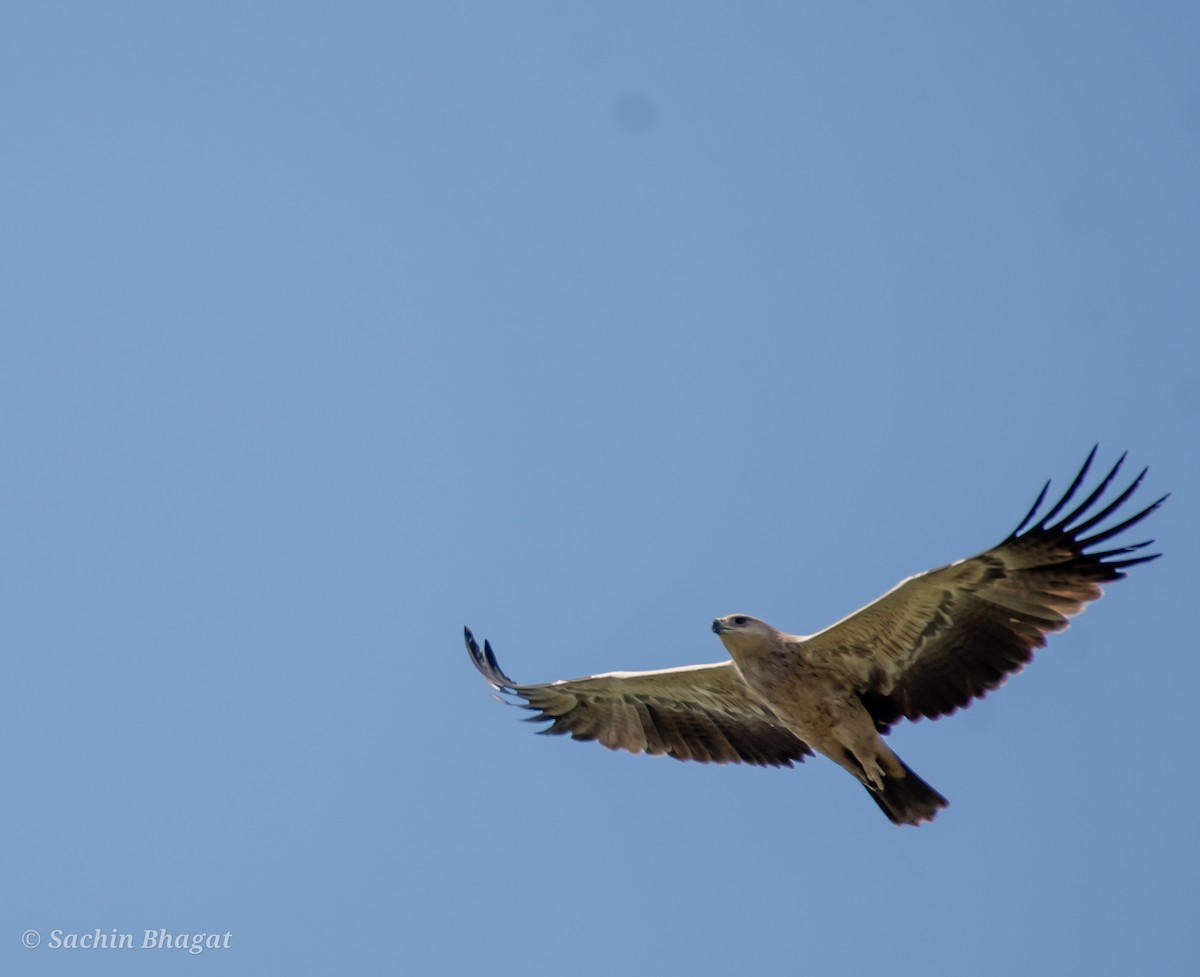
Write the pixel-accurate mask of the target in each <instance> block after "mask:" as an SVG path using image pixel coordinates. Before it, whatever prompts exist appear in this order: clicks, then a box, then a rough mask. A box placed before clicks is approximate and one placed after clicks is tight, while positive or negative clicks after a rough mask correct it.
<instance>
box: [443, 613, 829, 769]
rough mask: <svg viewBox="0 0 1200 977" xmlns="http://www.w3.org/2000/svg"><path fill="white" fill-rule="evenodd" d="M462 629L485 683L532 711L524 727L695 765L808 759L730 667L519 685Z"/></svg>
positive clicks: (727, 664)
mask: <svg viewBox="0 0 1200 977" xmlns="http://www.w3.org/2000/svg"><path fill="white" fill-rule="evenodd" d="M463 630H464V632H465V635H466V640H467V651H468V652H470V655H471V660H472V661H473V662H474V663H475V667H476V668H478V669H479V671H480V672H481V673H482V674H483V677H484V678H485V679H487V680H488V684H489V685H491V686H492V688H494V689H496V690H497V691H498V692H505V693H509V694H512V695H516V696H519V697H520V698H522V699H524V700H525V703H524V704H522V705H523V707H524V708H526V709H533V710H536V711H537V712H538V714H537V715H536V716H531V717H530V720H529V721H531V722H537V721H538V720H549V721H550V723H551V725H550V726H548V727H547V728H546V729H543V730H539V732H541V733H559V734H561V733H570V734H571V736H572V737H573V738H574V739H577V740H599V741H600V742H601V743H603V744H604V745H605V746H607V747H608V748H609V749H610V750H628V751H629V752H630V753H650V754H662V753H665V754H666V755H667V756H671V757H674V758H675V759H676V760H699V761H700V762H701V763H753V764H757V765H759V766H770V767H781V766H782V767H790V766H791V765H792V762H793V761H802V760H803V759H804V758H805V757H806V756H808V755H809V754H811V753H812V750H810V749H809V748H808V746H807V745H805V744H804V743H803V742H801V741H800V740H799V739H797V738H796V736H795V734H794V733H792V732H791V731H790V730H788V729H787V728H786V727H785V726H783V725H782V724H781V723H780V722H779V720H778V718H777V717H776V716H775V715H774V714H773V713H772V712H771V711H770V710H769V709H767V708H766V707H765V706H762V705H760V704H759V703H758V702H757V701H755V700H754V699H753V698H752V697H751V695H750V692H749V690H748V689H747V688H746V686H745V684H744V683H743V682H742V679H741V676H740V675H738V673H737V671H736V670H735V669H734V667H733V663H732V662H728V661H726V662H721V663H719V664H715V665H690V666H687V667H685V668H668V669H663V670H661V671H657V672H612V673H610V674H607V675H592V676H590V677H588V678H578V679H568V680H565V681H561V682H548V683H545V684H542V685H519V684H518V683H516V682H514V681H513V680H512V679H510V678H509V677H508V676H507V675H505V674H504V672H502V671H501V670H500V666H499V665H498V664H497V663H496V656H495V654H493V652H492V646H491V644H490V643H488V642H486V641H485V642H484V644H483V648H482V649H480V647H479V644H478V643H477V642H476V641H475V637H474V635H472V634H471V629H470V628H464V629H463Z"/></svg>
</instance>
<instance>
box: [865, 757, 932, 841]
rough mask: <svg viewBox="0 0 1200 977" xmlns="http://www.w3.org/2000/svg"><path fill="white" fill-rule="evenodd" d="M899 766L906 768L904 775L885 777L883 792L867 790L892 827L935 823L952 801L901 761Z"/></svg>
mask: <svg viewBox="0 0 1200 977" xmlns="http://www.w3.org/2000/svg"><path fill="white" fill-rule="evenodd" d="M897 759H899V757H897ZM900 766H902V767H903V768H904V774H905V776H903V777H887V776H885V777H884V781H883V790H872V789H871V788H870V787H868V788H867V792H868V793H869V794H870V795H871V799H872V800H873V801H874V802H875V803H876V804H878V805H879V809H880V810H881V811H883V813H884V814H886V815H887V816H888V820H889V821H891V822H892V824H914V825H916V824H920V823H921V822H922V821H932V820H933V819H934V818H935V817H937V812H938V811H940V810H941V809H942V808H943V807H949V806H950V802H949V801H947V800H946V798H944V797H943V796H942V795H941V794H939V793H938V792H937V791H936V790H934V789H933V788H932V787H930V786H929V785H928V784H927V783H925V781H923V780H922V779H921V778H920V777H918V776H917V775H916V774H915V773H913V772H912V770H910V769H909V766H908V764H907V763H905V762H904V761H903V760H900Z"/></svg>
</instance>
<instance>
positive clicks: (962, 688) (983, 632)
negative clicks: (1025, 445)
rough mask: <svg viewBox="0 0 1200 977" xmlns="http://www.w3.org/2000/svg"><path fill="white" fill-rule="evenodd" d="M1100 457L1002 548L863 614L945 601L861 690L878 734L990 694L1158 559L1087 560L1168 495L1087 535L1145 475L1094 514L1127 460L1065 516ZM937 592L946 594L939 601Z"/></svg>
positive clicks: (922, 578)
mask: <svg viewBox="0 0 1200 977" xmlns="http://www.w3.org/2000/svg"><path fill="white" fill-rule="evenodd" d="M1095 456H1096V449H1095V448H1093V449H1092V451H1091V453H1090V454H1089V455H1088V457H1087V460H1086V461H1085V462H1084V464H1083V467H1082V468H1081V469H1080V471H1079V474H1078V475H1076V476H1075V479H1074V480H1073V481H1072V482H1071V485H1070V486H1069V487H1068V489H1067V491H1066V492H1065V493H1064V494H1063V496H1062V498H1060V499H1059V500H1058V502H1056V503H1055V504H1054V506H1053V507H1051V509H1050V511H1049V512H1047V513H1046V514H1045V515H1044V516H1042V517H1041V518H1040V519H1038V520H1037V521H1036V522H1034V520H1035V519H1037V513H1038V510H1039V509H1040V508H1041V505H1042V503H1043V502H1044V501H1045V497H1046V491H1047V489H1048V488H1049V483H1047V484H1046V487H1044V488H1043V489H1042V491H1041V493H1040V494H1039V495H1038V498H1037V501H1036V502H1035V503H1034V505H1033V508H1032V509H1030V510H1029V513H1028V514H1027V515H1026V516H1025V518H1024V519H1023V520H1022V521H1021V523H1020V525H1018V527H1017V528H1016V529H1015V530H1014V531H1013V533H1012V534H1011V535H1010V536H1009V537H1008V538H1007V539H1005V540H1004V541H1003V542H1002V543H1001V544H1000V545H999V546H996V547H993V548H992V549H990V550H988V551H987V552H985V553H982V554H980V555H979V556H976V557H973V558H972V559H970V560H964V561H960V562H959V563H956V564H951V565H950V566H948V567H942V568H941V569H940V570H933V571H930V572H929V573H927V574H921V575H919V576H917V577H913V578H911V579H910V580H908V581H906V582H905V583H904V584H902V585H901V586H900V587H897V588H896V589H895V590H893V591H891V592H890V593H889V594H886V595H885V596H884V597H882V598H880V600H879V601H877V602H876V603H875V604H872V605H868V606H867V607H866V608H864V609H863V611H860V612H859V614H866V615H867V616H868V617H870V616H871V614H872V609H873V608H875V607H876V605H881V604H885V603H886V602H888V601H892V602H901V601H903V600H905V599H906V597H909V596H910V595H918V596H920V597H925V598H932V597H934V596H937V597H939V598H940V599H938V601H937V611H936V613H935V614H934V615H932V616H930V617H928V619H927V620H926V621H925V628H924V630H923V631H922V633H921V636H920V637H919V639H918V640H917V641H916V642H914V643H913V645H912V647H910V648H909V649H907V651H904V650H901V651H899V652H896V650H895V649H892V651H893V655H892V658H891V660H890V661H885V662H883V663H882V664H881V665H880V667H879V668H878V669H877V670H876V672H875V674H874V681H873V682H871V683H869V684H868V686H867V687H866V688H864V689H863V690H862V692H861V698H862V700H863V703H864V704H865V705H866V706H867V708H868V710H869V711H870V713H871V715H872V717H873V718H874V720H875V722H876V725H877V726H878V727H879V728H880V729H887V728H888V727H890V726H891V724H893V723H894V722H896V721H897V720H898V719H900V718H902V717H904V718H908V719H918V718H920V717H929V718H936V717H938V716H943V715H947V714H948V713H952V712H954V711H955V710H956V709H958V708H960V707H961V706H965V705H966V704H967V703H968V702H969V701H970V700H971V699H973V698H976V697H982V696H984V695H986V694H987V692H988V691H990V690H992V689H995V688H997V687H998V686H999V685H1000V684H1001V683H1003V682H1004V680H1005V679H1006V678H1007V676H1008V675H1010V674H1012V673H1014V672H1016V671H1019V670H1020V669H1021V668H1022V667H1023V666H1024V665H1025V663H1027V662H1028V661H1029V660H1030V659H1031V658H1032V657H1033V653H1034V651H1035V650H1036V649H1038V648H1040V647H1043V646H1044V645H1045V644H1046V636H1047V635H1049V634H1052V633H1054V632H1056V631H1061V630H1063V629H1064V628H1066V626H1067V623H1068V622H1067V618H1069V617H1070V616H1072V615H1074V614H1078V613H1079V612H1080V611H1082V610H1083V609H1084V608H1085V607H1086V606H1087V604H1089V603H1091V602H1092V601H1094V600H1096V599H1097V598H1099V597H1100V596H1101V595H1102V593H1103V590H1102V588H1101V585H1102V584H1106V583H1111V582H1112V581H1114V580H1120V579H1121V578H1122V577H1124V576H1125V573H1124V571H1125V570H1126V569H1128V568H1129V567H1131V566H1136V565H1137V564H1139V563H1146V562H1148V561H1150V560H1154V559H1157V558H1158V556H1159V555H1160V554H1157V553H1154V554H1149V555H1137V556H1134V555H1131V554H1134V553H1136V552H1137V551H1138V550H1141V549H1143V548H1144V547H1146V546H1149V545H1150V544H1151V543H1152V542H1153V540H1147V541H1146V542H1142V543H1134V544H1130V545H1126V546H1118V547H1115V548H1112V549H1106V550H1101V551H1096V552H1088V551H1089V550H1090V549H1092V548H1093V547H1095V546H1097V545H1098V544H1100V543H1102V542H1104V541H1105V540H1108V539H1111V538H1112V537H1114V536H1116V535H1117V534H1118V533H1121V532H1123V531H1124V530H1126V529H1129V528H1130V527H1132V526H1134V525H1136V524H1137V523H1139V522H1141V521H1142V520H1143V519H1145V518H1146V517H1147V516H1148V515H1150V513H1152V512H1153V511H1154V510H1155V509H1157V508H1158V507H1159V506H1160V505H1162V503H1163V502H1164V501H1165V500H1166V498H1167V496H1165V495H1164V496H1163V497H1162V498H1160V499H1157V500H1155V501H1154V502H1152V503H1151V504H1150V505H1148V506H1147V507H1146V508H1144V509H1142V510H1140V511H1138V512H1136V513H1134V514H1133V515H1131V516H1129V517H1128V518H1126V519H1124V520H1123V521H1121V522H1119V523H1117V524H1116V525H1113V526H1111V527H1109V528H1107V529H1103V530H1101V531H1100V532H1096V533H1093V534H1092V535H1090V536H1089V535H1087V534H1088V532H1089V531H1090V530H1092V529H1093V528H1094V527H1096V526H1098V525H1099V524H1100V523H1101V522H1102V521H1103V520H1105V519H1106V518H1108V517H1109V516H1111V515H1112V514H1113V513H1115V512H1116V511H1117V510H1118V509H1119V508H1120V507H1121V506H1122V505H1123V504H1124V503H1125V502H1126V501H1128V499H1129V498H1130V496H1132V495H1133V493H1134V492H1135V491H1136V489H1137V488H1138V486H1139V485H1140V484H1141V482H1142V479H1143V477H1144V476H1145V474H1146V470H1145V469H1143V470H1142V471H1141V473H1140V474H1138V476H1137V477H1136V478H1135V479H1134V480H1133V482H1132V483H1131V484H1130V485H1129V486H1128V487H1127V488H1126V489H1125V490H1124V491H1122V492H1121V493H1120V494H1119V495H1117V496H1116V498H1114V499H1113V500H1112V501H1111V502H1109V503H1108V504H1107V505H1105V506H1104V507H1103V508H1101V509H1100V510H1099V511H1097V512H1095V513H1091V512H1090V510H1091V509H1092V507H1093V506H1094V505H1095V504H1096V503H1097V502H1098V501H1099V500H1100V499H1101V498H1102V497H1103V495H1104V493H1105V491H1106V490H1107V489H1108V487H1109V485H1110V484H1111V483H1112V482H1113V480H1114V479H1115V478H1116V476H1117V474H1118V472H1119V471H1120V470H1121V466H1122V464H1123V463H1124V461H1125V455H1121V457H1120V458H1119V459H1118V460H1117V463H1116V464H1115V465H1114V466H1113V468H1112V470H1111V471H1109V473H1108V474H1107V475H1105V476H1104V478H1103V479H1102V480H1101V481H1100V484H1099V485H1097V486H1096V488H1095V489H1094V490H1093V491H1092V492H1091V493H1089V495H1088V496H1087V498H1085V499H1084V500H1083V501H1082V502H1081V503H1079V504H1078V505H1077V506H1076V507H1075V508H1074V509H1071V510H1070V511H1069V512H1067V514H1066V515H1062V516H1061V517H1060V513H1062V512H1064V511H1065V510H1067V509H1068V508H1069V506H1070V505H1071V502H1072V500H1073V498H1074V496H1075V494H1076V492H1077V491H1078V490H1079V488H1080V486H1081V485H1082V484H1083V482H1084V481H1085V479H1086V478H1087V474H1088V471H1089V470H1090V468H1091V465H1092V461H1093V459H1094V458H1095ZM1056 517H1058V520H1057V521H1056V522H1055V521H1053V520H1055V518H1056ZM932 588H940V590H941V592H940V594H936V593H935V591H934V590H933V589H932ZM906 591H907V592H909V593H906ZM857 616H858V615H853V616H852V617H851V618H848V619H847V621H846V622H841V623H843V624H845V623H849V622H852V621H853V620H854V618H855V617H857ZM836 627H838V625H835V628H836ZM828 630H833V629H828ZM818 637H820V636H819V635H814V638H818ZM881 642H882V643H883V644H884V645H885V646H886V643H887V637H886V636H881ZM889 665H890V666H891V667H889Z"/></svg>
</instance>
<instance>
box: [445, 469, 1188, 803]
mask: <svg viewBox="0 0 1200 977" xmlns="http://www.w3.org/2000/svg"><path fill="white" fill-rule="evenodd" d="M1095 456H1096V448H1093V449H1092V451H1091V453H1090V454H1089V455H1088V457H1087V460H1086V461H1085V462H1084V464H1083V467H1082V468H1081V469H1080V471H1079V474H1078V475H1077V476H1076V477H1075V480H1074V481H1073V482H1072V483H1071V485H1070V487H1069V488H1068V489H1067V491H1066V492H1065V493H1064V494H1063V497H1062V498H1061V499H1060V500H1059V501H1058V502H1057V503H1056V504H1055V505H1054V506H1053V507H1052V508H1051V509H1050V511H1049V512H1047V513H1046V514H1045V515H1044V516H1041V517H1040V518H1038V510H1039V509H1040V508H1041V506H1042V503H1043V501H1044V500H1045V498H1046V492H1047V490H1048V489H1049V487H1050V483H1049V482H1047V483H1046V485H1045V486H1044V487H1043V488H1042V491H1041V494H1039V495H1038V497H1037V501H1036V502H1034V504H1033V507H1032V508H1031V509H1030V510H1029V513H1028V515H1026V517H1025V518H1024V519H1023V520H1021V524H1020V525H1019V526H1018V527H1017V528H1016V529H1015V530H1014V531H1013V532H1012V534H1011V535H1010V536H1009V537H1008V538H1007V539H1005V540H1004V541H1003V542H1002V543H1000V544H999V545H998V546H995V547H993V548H992V549H990V550H987V551H986V552H984V553H980V554H979V555H978V556H973V557H971V558H970V559H966V560H959V561H958V562H957V563H951V564H950V565H948V566H944V567H941V568H940V569H937V570H930V571H928V572H926V573H919V574H917V575H916V576H913V577H909V578H908V579H907V580H904V581H902V582H901V583H900V584H898V585H897V586H896V587H894V588H892V589H891V590H889V591H888V592H887V593H886V594H884V595H883V596H882V597H880V598H879V599H878V600H876V601H873V602H872V603H870V604H868V605H867V606H866V607H864V608H862V609H861V610H859V611H856V612H855V613H853V614H851V615H850V616H849V617H847V618H845V619H843V620H841V621H838V622H837V623H836V624H833V625H830V626H829V627H827V628H825V629H824V630H823V631H818V632H817V633H816V634H813V635H807V636H806V635H799V634H785V633H784V632H782V631H777V630H776V629H775V628H773V627H771V625H769V624H767V623H765V622H763V621H760V620H758V619H757V618H753V617H750V616H749V615H747V614H730V615H727V616H725V617H719V618H717V619H716V620H715V621H713V622H712V629H713V631H714V632H716V634H717V635H718V636H719V637H720V639H721V642H722V643H723V644H724V646H725V649H726V651H728V652H729V654H730V656H731V658H730V660H728V661H723V662H718V663H715V664H712V665H690V666H686V667H683V668H668V669H662V670H660V671H653V672H610V673H608V674H604V675H592V676H589V677H587V678H578V679H569V680H564V681H559V682H549V683H545V684H539V685H521V684H519V683H517V682H514V681H513V680H512V679H510V678H509V677H508V676H507V675H505V674H504V672H502V671H501V670H500V666H499V665H498V664H497V662H496V656H495V654H493V652H492V647H491V645H490V644H489V643H488V642H484V645H483V648H482V649H480V647H479V645H478V643H477V642H476V641H475V638H474V636H473V635H472V634H471V630H470V628H466V629H464V630H465V632H466V642H467V650H468V651H469V652H470V654H471V659H472V661H474V663H475V665H476V667H477V668H478V669H479V671H480V672H482V673H483V676H484V678H486V679H487V681H488V682H489V683H490V684H491V685H492V687H493V688H495V689H496V690H497V691H499V692H505V693H511V694H514V695H516V696H519V697H520V698H521V699H524V700H525V702H524V703H523V705H524V706H525V708H527V709H532V710H536V711H537V715H536V716H534V717H531V718H532V719H533V720H548V721H550V723H551V725H550V726H549V727H548V728H546V729H544V730H541V732H543V733H570V734H571V736H572V737H574V738H575V739H577V740H599V741H600V742H601V743H603V744H604V745H605V746H607V747H609V748H610V749H613V750H628V751H629V752H630V753H650V754H663V753H665V754H666V755H667V756H671V757H674V758H675V759H677V760H699V761H700V762H701V763H752V764H759V765H762V766H788V767H790V766H791V765H792V763H793V762H798V761H802V760H803V759H804V758H805V757H806V756H809V755H810V754H811V753H813V752H814V751H815V752H817V753H820V754H822V755H824V756H826V757H828V758H829V759H831V760H833V761H834V762H835V763H837V764H839V765H840V766H842V767H844V768H845V769H846V770H848V771H849V772H850V773H851V774H853V775H854V776H855V777H856V778H857V779H858V780H859V781H860V782H861V783H862V784H863V785H864V786H865V787H866V788H867V791H868V792H869V793H870V795H871V797H872V798H873V799H874V801H875V803H876V804H878V805H879V807H880V808H881V809H882V810H883V813H884V814H886V815H887V816H888V817H889V818H890V819H891V820H892V822H893V823H895V824H914V825H915V824H920V823H921V822H922V821H927V820H932V819H933V818H934V817H935V816H936V814H937V812H938V810H940V809H941V808H943V807H946V806H947V802H946V799H945V798H944V797H942V795H941V794H939V793H938V792H937V791H936V790H934V789H933V788H932V787H930V786H929V785H928V784H927V783H925V781H923V780H922V779H921V778H920V777H918V776H917V775H916V774H915V773H913V771H912V770H910V769H909V768H908V766H907V765H906V764H905V763H904V762H903V761H902V760H901V759H900V758H899V757H898V756H896V754H895V753H893V752H892V750H891V749H890V748H889V747H888V745H887V744H886V743H885V742H884V740H883V736H884V735H885V734H887V733H888V732H889V730H890V729H891V727H892V726H893V725H894V724H895V723H896V722H898V721H899V720H901V719H914V720H915V719H920V718H922V717H928V718H930V719H936V718H937V717H939V716H945V715H949V714H950V713H952V712H954V711H955V710H956V709H959V708H960V707H962V706H966V705H967V704H968V703H969V702H970V701H971V700H972V699H975V698H982V697H983V696H985V695H986V694H987V693H988V692H990V691H992V690H993V689H996V688H998V687H999V686H1000V685H1002V684H1003V683H1004V681H1005V680H1006V679H1007V677H1008V676H1009V675H1012V674H1015V673H1016V672H1018V671H1020V670H1021V668H1022V667H1023V666H1024V665H1025V664H1026V663H1027V662H1028V661H1029V660H1030V659H1031V658H1032V657H1033V652H1034V649H1036V648H1040V647H1042V646H1043V645H1045V643H1046V636H1047V635H1048V634H1050V633H1052V632H1055V631H1061V630H1063V629H1064V628H1066V626H1067V618H1069V617H1071V616H1072V615H1074V614H1078V613H1079V612H1080V611H1082V610H1083V609H1084V608H1085V607H1086V605H1087V604H1089V603H1091V602H1092V601H1094V600H1096V599H1097V598H1098V597H1100V596H1101V594H1102V593H1103V591H1102V590H1101V585H1102V584H1106V583H1110V582H1112V581H1114V580H1119V579H1121V578H1122V577H1124V576H1125V574H1124V572H1123V571H1124V570H1125V569H1127V568H1128V567H1131V566H1134V565H1135V564H1138V563H1146V562H1147V561H1149V560H1153V559H1155V558H1156V557H1157V556H1159V554H1157V553H1156V554H1150V555H1131V554H1134V553H1136V552H1137V551H1138V550H1141V549H1142V548H1143V547H1146V546H1149V545H1150V544H1151V543H1152V542H1153V540H1148V541H1146V542H1144V543H1135V544H1133V545H1128V546H1118V547H1116V548H1113V549H1103V550H1100V551H1093V552H1087V551H1089V550H1092V549H1093V548H1094V547H1096V546H1097V545H1099V544H1100V543H1103V542H1105V541H1106V540H1110V539H1112V538H1113V537H1115V536H1116V535H1117V534H1118V533H1120V532H1122V531H1123V530H1125V529H1128V528H1129V527H1131V526H1133V525H1134V524H1136V523H1138V522H1140V521H1141V520H1143V519H1145V518H1146V516H1148V515H1149V514H1150V513H1151V512H1153V511H1154V510H1155V509H1157V508H1158V507H1159V506H1160V505H1161V504H1162V503H1163V501H1164V500H1165V499H1166V498H1167V497H1166V496H1165V495H1164V496H1163V497H1162V498H1160V499H1158V500H1157V501H1155V502H1153V503H1152V504H1150V505H1149V506H1147V507H1146V508H1145V509H1142V510H1141V511H1139V512H1137V513H1135V514H1134V515H1132V516H1129V517H1128V518H1126V519H1124V520H1122V521H1121V522H1118V523H1117V524H1115V525H1111V526H1108V527H1107V528H1103V529H1099V530H1097V531H1095V532H1093V530H1095V529H1096V527H1097V526H1099V525H1100V523H1101V522H1102V521H1104V520H1105V519H1106V518H1108V517H1109V516H1111V515H1112V514H1113V513H1115V512H1116V511H1117V510H1118V509H1119V508H1120V507H1121V505H1122V504H1124V503H1125V502H1126V501H1127V500H1128V499H1129V497H1130V496H1131V495H1133V493H1134V491H1135V490H1136V489H1137V487H1138V486H1139V485H1140V484H1141V481H1142V479H1143V477H1144V476H1145V474H1146V470H1145V469H1143V470H1142V472H1141V474H1139V475H1138V476H1137V478H1136V479H1134V481H1133V483H1132V484H1131V485H1130V486H1129V487H1128V488H1126V489H1125V490H1124V491H1123V492H1121V493H1120V494H1119V495H1117V497H1116V498H1115V499H1113V500H1112V501H1111V502H1108V503H1107V504H1104V505H1103V508H1101V509H1100V510H1099V511H1096V512H1093V509H1094V508H1095V507H1096V506H1097V504H1099V503H1100V500H1101V497H1102V496H1103V495H1104V493H1105V491H1106V489H1108V487H1109V485H1110V484H1111V483H1112V481H1113V479H1114V478H1115V477H1116V475H1117V473H1118V471H1120V469H1121V465H1122V463H1123V462H1124V460H1125V455H1122V456H1121V457H1120V459H1118V461H1117V463H1116V464H1115V465H1114V466H1113V468H1112V471H1110V472H1109V473H1108V474H1107V475H1106V476H1105V477H1104V478H1103V479H1102V480H1101V482H1100V484H1099V485H1098V486H1097V487H1096V488H1095V489H1094V490H1093V491H1092V492H1091V493H1090V494H1089V495H1088V496H1087V498H1085V499H1084V500H1083V501H1082V502H1081V503H1080V504H1079V505H1078V506H1076V507H1075V508H1074V509H1071V510H1070V511H1069V512H1066V511H1065V510H1067V508H1068V506H1069V505H1070V503H1071V500H1072V499H1073V498H1074V497H1075V493H1076V492H1077V491H1078V490H1079V488H1080V486H1081V485H1082V484H1083V482H1084V479H1085V478H1086V477H1087V473H1088V471H1089V469H1090V468H1091V465H1092V461H1093V459H1094V458H1095ZM1063 513H1065V514H1063ZM1060 514H1061V515H1060ZM1056 518H1057V521H1053V520H1055V519H1056ZM1035 519H1037V521H1036V522H1035V521H1034V520H1035ZM1089 533H1090V535H1088V534H1089Z"/></svg>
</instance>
